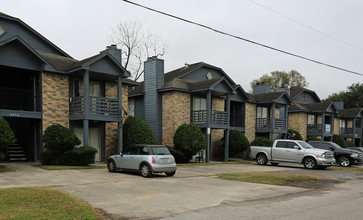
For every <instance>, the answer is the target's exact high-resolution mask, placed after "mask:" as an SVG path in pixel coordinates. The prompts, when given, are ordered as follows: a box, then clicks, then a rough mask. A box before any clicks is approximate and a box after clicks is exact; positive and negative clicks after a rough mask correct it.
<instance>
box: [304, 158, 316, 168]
mask: <svg viewBox="0 0 363 220" xmlns="http://www.w3.org/2000/svg"><path fill="white" fill-rule="evenodd" d="M303 164H304V167H305V168H306V169H315V168H316V161H315V159H314V158H312V157H307V158H305V159H304V161H303Z"/></svg>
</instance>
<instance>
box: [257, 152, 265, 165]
mask: <svg viewBox="0 0 363 220" xmlns="http://www.w3.org/2000/svg"><path fill="white" fill-rule="evenodd" d="M257 164H258V165H266V164H267V157H266V155H264V154H258V155H257Z"/></svg>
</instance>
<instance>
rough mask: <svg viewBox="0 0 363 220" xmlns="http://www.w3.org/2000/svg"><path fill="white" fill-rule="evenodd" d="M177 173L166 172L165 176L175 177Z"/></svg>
mask: <svg viewBox="0 0 363 220" xmlns="http://www.w3.org/2000/svg"><path fill="white" fill-rule="evenodd" d="M175 173H176V171H172V172H165V174H166V175H167V176H174V175H175Z"/></svg>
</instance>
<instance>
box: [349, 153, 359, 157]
mask: <svg viewBox="0 0 363 220" xmlns="http://www.w3.org/2000/svg"><path fill="white" fill-rule="evenodd" d="M350 157H358V154H355V153H352V154H351V155H350Z"/></svg>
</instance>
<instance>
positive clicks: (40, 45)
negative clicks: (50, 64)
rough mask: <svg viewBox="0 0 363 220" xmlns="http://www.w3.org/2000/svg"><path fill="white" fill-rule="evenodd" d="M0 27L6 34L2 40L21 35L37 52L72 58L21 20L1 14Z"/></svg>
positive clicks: (0, 37)
mask: <svg viewBox="0 0 363 220" xmlns="http://www.w3.org/2000/svg"><path fill="white" fill-rule="evenodd" d="M0 26H2V28H3V29H4V31H5V34H3V35H1V36H0V40H1V39H2V38H11V37H13V36H15V35H19V36H20V37H21V38H23V39H27V43H28V45H30V46H31V47H32V48H34V49H35V50H40V51H45V52H49V53H55V54H58V55H62V56H66V57H71V56H69V55H68V54H67V53H65V52H64V51H63V50H61V49H60V48H59V47H57V46H56V45H55V44H53V43H52V42H51V41H49V40H48V39H47V38H45V37H44V36H43V35H41V34H39V33H38V32H37V31H35V30H34V29H33V28H31V27H30V26H29V25H27V24H26V23H24V22H23V21H22V20H20V19H19V18H15V17H12V16H9V15H6V14H4V13H0Z"/></svg>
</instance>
